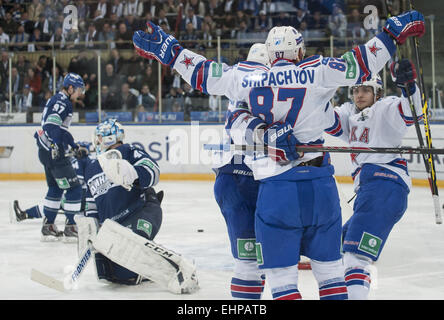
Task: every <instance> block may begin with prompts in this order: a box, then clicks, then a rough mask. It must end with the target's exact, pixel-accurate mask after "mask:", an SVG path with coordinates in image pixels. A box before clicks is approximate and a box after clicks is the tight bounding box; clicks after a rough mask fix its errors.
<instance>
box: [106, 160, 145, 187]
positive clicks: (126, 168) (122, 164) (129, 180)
mask: <svg viewBox="0 0 444 320" xmlns="http://www.w3.org/2000/svg"><path fill="white" fill-rule="evenodd" d="M99 163H100V166H101V167H102V170H103V172H104V173H105V175H106V176H107V177H108V179H110V180H111V181H112V182H113V183H115V184H118V185H121V186H122V187H124V188H125V189H127V190H128V191H129V190H131V188H132V187H133V183H134V182H135V180H136V179H138V178H139V176H138V174H137V171H136V169H135V168H134V166H133V165H132V164H131V163H129V162H128V161H127V160H124V159H99Z"/></svg>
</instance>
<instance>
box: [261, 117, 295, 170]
mask: <svg viewBox="0 0 444 320" xmlns="http://www.w3.org/2000/svg"><path fill="white" fill-rule="evenodd" d="M263 140H264V144H265V145H266V146H267V147H268V148H267V149H268V156H269V157H271V158H272V159H273V160H274V161H276V162H278V163H280V164H286V163H288V162H290V161H292V160H296V159H298V158H300V157H301V154H299V153H298V152H296V145H297V144H299V141H298V139H296V137H295V136H294V135H293V128H292V126H291V124H290V123H288V122H285V123H280V122H276V123H274V124H272V125H271V127H269V128H268V129H267V130H265V132H264V137H263Z"/></svg>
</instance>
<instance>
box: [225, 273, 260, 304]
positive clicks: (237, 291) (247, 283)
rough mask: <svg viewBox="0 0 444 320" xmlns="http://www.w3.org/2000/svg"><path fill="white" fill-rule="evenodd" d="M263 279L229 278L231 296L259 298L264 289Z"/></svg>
mask: <svg viewBox="0 0 444 320" xmlns="http://www.w3.org/2000/svg"><path fill="white" fill-rule="evenodd" d="M264 285H265V281H264V280H242V279H239V278H235V277H233V278H231V296H232V297H233V298H234V299H249V300H260V299H261V296H262V292H263V291H264Z"/></svg>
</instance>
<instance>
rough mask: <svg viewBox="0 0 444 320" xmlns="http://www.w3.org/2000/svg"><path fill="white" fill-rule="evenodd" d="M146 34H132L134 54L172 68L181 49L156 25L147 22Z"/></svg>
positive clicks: (174, 39) (176, 42) (139, 32)
mask: <svg viewBox="0 0 444 320" xmlns="http://www.w3.org/2000/svg"><path fill="white" fill-rule="evenodd" d="M146 25H147V32H144V31H142V30H139V31H136V32H134V35H133V45H134V48H135V49H136V52H137V54H138V55H140V56H141V57H144V58H146V59H156V60H157V61H159V62H160V63H162V64H164V65H168V66H173V65H174V62H175V61H176V59H177V56H178V55H179V53H180V52H181V51H182V50H183V47H182V46H181V45H180V44H179V42H178V41H177V40H176V38H174V37H173V36H172V35H170V34H167V33H165V32H164V31H163V30H162V28H160V27H159V26H158V25H156V24H154V23H152V22H147V24H146Z"/></svg>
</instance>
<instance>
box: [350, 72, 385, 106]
mask: <svg viewBox="0 0 444 320" xmlns="http://www.w3.org/2000/svg"><path fill="white" fill-rule="evenodd" d="M364 86H365V87H372V88H373V94H374V95H375V102H376V100H378V98H377V97H378V96H379V98H381V97H382V95H383V94H384V89H383V83H382V79H381V77H380V76H379V74H377V73H376V74H374V75H372V77H371V78H370V80H367V81H364V82H362V83H360V84H356V85H354V86H351V87H350V93H349V94H350V97H351V98H353V89H354V88H357V87H364Z"/></svg>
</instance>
